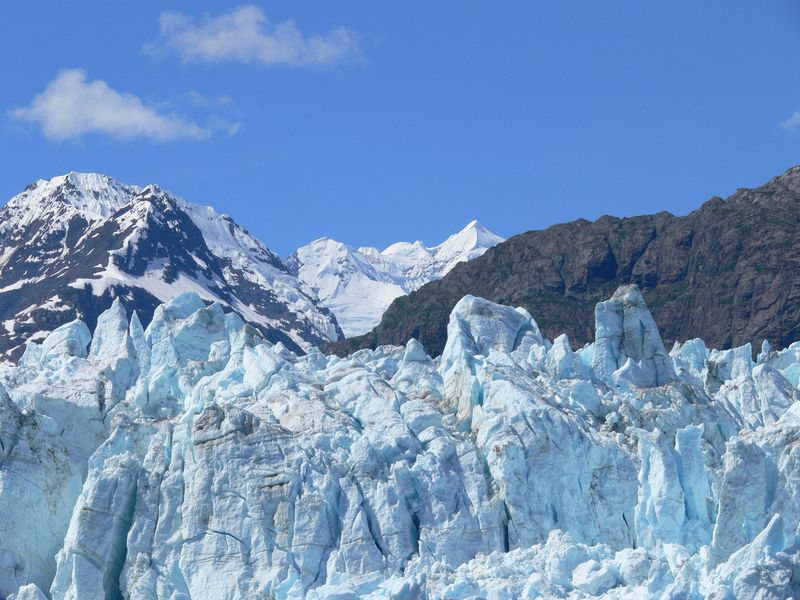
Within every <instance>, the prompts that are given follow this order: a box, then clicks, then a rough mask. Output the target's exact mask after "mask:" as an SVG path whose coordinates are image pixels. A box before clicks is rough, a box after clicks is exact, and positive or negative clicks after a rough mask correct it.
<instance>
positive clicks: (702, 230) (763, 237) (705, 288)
mask: <svg viewBox="0 0 800 600" xmlns="http://www.w3.org/2000/svg"><path fill="white" fill-rule="evenodd" d="M798 223H800V167H794V168H792V169H790V170H789V171H787V172H786V173H785V174H783V175H781V176H779V177H776V178H774V179H772V180H771V181H770V182H769V183H767V184H766V185H763V186H761V187H759V188H755V189H740V190H738V191H737V192H736V193H735V194H733V195H732V196H731V197H729V198H728V199H727V200H723V199H721V198H712V199H711V200H709V201H707V202H706V203H705V204H703V205H702V206H701V207H700V208H699V209H698V210H695V211H694V212H692V213H690V214H688V215H686V216H684V217H676V216H674V215H672V214H670V213H667V212H662V213H658V214H654V215H647V216H641V217H632V218H617V217H610V216H604V217H601V218H600V219H598V220H597V221H594V222H589V221H586V220H582V219H581V220H577V221H573V222H571V223H565V224H561V225H555V226H553V227H550V228H548V229H545V230H542V231H529V232H527V233H523V234H520V235H517V236H515V237H512V238H511V239H509V240H508V241H506V242H504V243H502V244H499V245H498V246H495V247H494V248H492V249H490V250H489V251H487V252H486V254H484V255H483V256H482V257H480V258H477V259H475V260H473V261H471V262H469V263H464V264H461V265H459V266H457V267H456V268H455V269H453V270H452V271H451V272H450V273H449V274H448V275H447V276H445V277H444V278H443V279H441V280H439V281H435V282H432V283H429V284H427V285H425V286H423V287H422V288H420V289H419V290H418V291H416V292H414V293H412V294H410V295H409V296H405V297H402V298H398V299H397V300H395V301H394V302H393V303H392V304H391V306H390V307H389V308H388V310H387V311H386V313H385V314H384V316H383V319H382V320H381V323H380V325H379V326H378V327H376V328H375V329H374V330H373V331H371V332H370V333H368V334H366V335H363V336H360V337H357V338H351V339H348V340H343V341H340V342H335V343H330V344H328V345H326V346H325V347H324V349H325V350H326V351H327V352H334V353H336V354H340V355H341V354H347V353H349V352H352V351H354V350H357V349H359V348H366V347H370V348H374V347H375V346H378V345H381V344H404V343H405V342H406V341H407V340H408V339H409V338H412V337H413V338H417V339H418V340H419V341H420V342H422V344H423V345H424V346H425V348H426V350H427V351H428V352H429V353H432V354H433V355H438V354H440V353H441V351H442V348H443V347H444V342H445V339H446V335H445V334H446V328H447V320H448V315H449V313H450V310H451V309H452V307H453V306H454V305H455V304H456V302H457V301H458V300H459V299H460V298H461V297H463V296H464V295H465V294H473V295H476V296H482V297H485V298H488V299H490V300H493V301H495V302H500V303H502V304H509V305H513V306H523V307H525V308H526V309H527V310H528V311H530V313H531V314H532V315H533V316H534V318H535V319H536V321H537V323H538V324H539V326H540V327H541V329H542V331H543V333H545V335H547V336H548V337H550V338H553V337H555V336H556V335H559V334H561V333H567V334H568V335H569V337H570V340H571V342H572V345H573V346H581V345H583V344H584V343H586V342H590V341H592V340H593V337H594V332H593V322H594V305H595V303H597V302H598V301H600V300H603V299H605V298H607V297H610V295H611V294H612V293H613V291H614V290H615V289H616V288H617V287H618V286H619V285H621V284H625V283H636V284H638V285H639V287H640V288H641V290H642V292H643V294H644V297H645V299H646V301H647V304H648V306H649V307H650V309H651V310H652V313H653V316H654V317H655V319H656V322H657V323H658V326H659V328H660V331H661V335H662V337H663V338H664V341H665V342H666V343H668V344H671V343H672V342H673V341H676V340H685V339H690V338H695V337H702V338H703V339H704V340H705V341H706V343H707V344H708V345H709V346H711V347H716V348H728V347H731V346H736V345H740V344H744V343H746V342H760V341H761V340H762V339H767V340H769V341H770V343H772V344H773V345H774V346H780V347H784V346H787V345H788V344H790V343H792V342H794V341H797V340H799V339H800V227H798Z"/></svg>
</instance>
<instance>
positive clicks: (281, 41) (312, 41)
mask: <svg viewBox="0 0 800 600" xmlns="http://www.w3.org/2000/svg"><path fill="white" fill-rule="evenodd" d="M145 49H146V50H148V51H150V52H154V53H156V54H161V53H164V52H168V51H173V52H175V53H177V54H178V56H179V57H180V58H181V60H183V61H184V62H205V63H220V62H229V61H239V62H260V63H262V64H265V65H289V66H317V65H334V64H337V63H340V62H344V61H348V60H358V59H359V58H360V57H361V54H360V52H359V49H358V44H357V41H356V35H355V34H354V33H353V31H351V30H350V29H349V28H347V27H336V28H334V29H332V30H331V31H329V32H328V33H327V34H325V35H308V36H306V35H304V34H303V33H302V32H301V31H300V30H299V29H298V28H297V26H296V25H295V24H294V22H292V21H284V22H282V23H272V22H270V21H269V19H268V18H267V16H266V15H265V14H264V11H262V10H261V9H260V8H258V7H257V6H241V7H239V8H236V9H234V10H233V11H232V12H229V13H225V14H222V15H220V16H218V17H212V16H209V15H206V16H205V17H204V18H203V19H202V21H200V22H195V20H194V19H193V18H191V17H187V16H185V15H183V14H181V13H173V12H170V13H162V14H161V17H160V18H159V41H158V42H157V43H154V44H148V45H147V46H145Z"/></svg>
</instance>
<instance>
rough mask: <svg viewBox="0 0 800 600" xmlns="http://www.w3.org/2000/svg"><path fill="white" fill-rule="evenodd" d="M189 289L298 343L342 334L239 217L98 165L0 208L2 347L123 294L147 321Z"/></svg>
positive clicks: (9, 351) (40, 185) (270, 334)
mask: <svg viewBox="0 0 800 600" xmlns="http://www.w3.org/2000/svg"><path fill="white" fill-rule="evenodd" d="M185 291H193V292H195V293H197V294H198V295H199V296H200V297H202V298H203V299H204V300H206V301H208V302H220V303H221V304H222V305H224V306H226V307H227V308H228V309H229V310H234V311H236V312H237V313H239V314H240V315H241V316H242V318H244V319H245V321H247V322H248V323H249V324H251V325H253V326H254V327H256V328H257V329H259V330H260V331H261V332H262V333H263V334H264V335H265V336H266V337H267V338H268V339H271V340H272V341H282V342H283V343H284V344H286V345H287V346H289V347H291V348H292V349H294V350H298V351H299V350H304V349H308V348H309V347H311V346H312V345H314V344H319V343H321V342H324V341H329V340H335V339H337V338H339V337H340V336H341V333H340V330H339V329H338V327H337V325H336V321H335V318H333V316H332V315H331V314H330V312H329V311H328V310H327V309H325V308H324V307H322V306H320V305H319V303H318V301H317V300H316V299H315V298H314V297H313V296H312V295H311V294H309V293H308V292H307V290H306V289H305V288H304V286H303V285H301V284H300V283H299V282H298V281H297V279H296V278H295V277H294V276H293V275H291V274H290V273H289V272H288V270H287V268H286V265H285V264H284V263H283V261H282V260H281V259H280V257H278V256H277V255H276V254H275V253H273V252H272V251H271V250H270V249H269V248H267V247H266V246H265V245H264V244H263V243H262V242H260V241H259V240H257V239H256V238H254V237H253V236H252V235H250V233H249V232H248V231H247V230H246V229H244V228H243V227H241V226H240V225H238V224H237V223H236V222H235V221H234V220H233V219H232V218H231V217H229V216H227V215H223V214H220V213H218V212H217V211H215V210H214V209H213V208H211V207H208V206H198V205H195V204H191V203H189V202H186V201H184V200H182V199H180V198H177V197H176V196H174V195H172V194H170V193H168V192H166V191H164V190H162V189H161V188H159V187H158V186H155V185H150V186H146V187H138V186H133V185H127V184H124V183H120V182H118V181H115V180H114V179H112V178H110V177H108V176H105V175H99V174H96V173H69V174H67V175H63V176H60V177H55V178H53V179H50V180H40V181H37V182H36V183H34V184H32V185H30V186H28V188H27V189H26V190H25V191H24V192H22V193H21V194H19V195H18V196H16V197H14V198H12V199H11V200H10V201H9V202H8V204H6V206H4V207H3V208H2V209H0V312H2V314H3V315H4V320H3V326H4V327H3V328H2V330H0V354H4V355H5V356H6V357H15V356H19V354H20V353H21V351H22V349H23V345H24V343H25V342H26V341H28V340H30V339H33V340H41V339H43V338H44V337H45V336H46V335H47V334H48V333H49V332H50V331H52V330H53V329H55V328H56V327H58V326H59V325H61V324H62V323H65V322H67V321H70V320H72V319H74V318H75V317H79V318H81V319H83V320H85V321H86V322H87V323H88V324H89V325H90V326H94V323H95V322H96V319H97V316H98V315H99V314H100V313H101V312H102V311H103V310H105V309H106V308H108V307H110V306H111V303H112V301H113V300H114V298H117V297H119V298H122V299H124V300H125V302H126V303H127V304H129V305H130V306H132V307H135V308H136V310H137V312H138V314H139V316H140V317H141V318H142V320H143V322H144V324H145V325H146V324H147V323H148V322H149V320H150V317H151V316H152V314H153V310H154V309H155V307H156V306H157V305H158V304H160V303H161V302H165V301H167V300H169V299H171V298H174V297H175V296H177V295H179V294H180V293H182V292H185Z"/></svg>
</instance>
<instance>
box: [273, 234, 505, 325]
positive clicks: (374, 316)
mask: <svg viewBox="0 0 800 600" xmlns="http://www.w3.org/2000/svg"><path fill="white" fill-rule="evenodd" d="M502 241H504V240H503V238H501V237H500V236H498V235H495V234H494V233H492V232H491V231H489V230H488V229H486V228H485V227H483V226H482V225H480V224H479V223H478V222H477V221H471V222H470V223H468V224H467V226H466V227H464V229H462V230H461V231H459V232H458V233H455V234H453V235H451V236H450V237H449V238H447V239H446V240H445V241H444V242H442V243H441V244H439V245H438V246H432V247H427V246H425V245H423V243H422V242H414V243H413V244H411V243H408V242H397V243H395V244H392V245H391V246H389V247H388V248H386V249H384V250H378V249H377V248H373V247H361V248H353V247H352V246H348V245H347V244H343V243H342V242H337V241H336V240H332V239H330V238H321V239H318V240H315V241H313V242H311V243H310V244H307V245H305V246H303V247H302V248H298V249H297V250H296V251H295V252H294V253H293V254H292V255H291V256H290V257H289V258H288V259H287V260H286V264H287V266H288V267H289V270H290V271H291V272H292V273H293V274H295V275H296V276H297V278H298V279H299V280H300V281H301V282H302V283H303V284H304V285H305V286H306V287H307V288H308V289H311V290H313V291H314V293H315V295H316V297H317V298H319V300H320V303H321V304H322V305H323V306H325V307H326V308H328V309H329V310H330V311H331V312H332V313H333V314H334V315H335V316H336V321H337V322H338V324H339V326H340V327H341V328H342V331H343V332H344V335H345V337H353V336H357V335H361V334H364V333H367V332H369V331H371V330H372V329H373V328H374V327H375V326H377V325H378V323H380V322H381V317H382V316H383V313H384V312H386V309H387V308H389V305H390V304H391V303H392V301H393V300H394V299H395V298H399V297H400V296H405V295H406V294H409V293H411V292H413V291H414V290H418V289H419V288H421V287H422V286H423V285H425V284H426V283H428V282H430V281H434V280H436V279H441V278H442V277H444V276H445V275H446V274H447V273H449V272H450V271H451V270H452V269H453V267H455V266H456V265H457V264H458V263H461V262H466V261H469V260H472V259H474V258H478V257H479V256H481V255H482V254H483V253H484V252H486V251H487V250H488V249H489V248H491V247H492V246H495V245H497V244H499V243H500V242H502Z"/></svg>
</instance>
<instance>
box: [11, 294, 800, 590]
mask: <svg viewBox="0 0 800 600" xmlns="http://www.w3.org/2000/svg"><path fill="white" fill-rule="evenodd" d="M596 319H597V327H596V339H595V342H594V343H593V344H592V345H589V346H587V347H585V348H583V349H581V350H579V351H577V352H573V350H572V349H571V348H570V344H569V341H568V340H567V339H566V338H565V337H564V336H561V337H559V338H556V339H555V340H554V341H552V342H551V341H549V340H546V339H544V338H543V337H542V335H541V334H540V332H539V329H538V327H537V325H536V322H535V320H534V319H533V318H532V317H531V316H530V315H529V314H528V313H527V312H526V311H524V310H522V309H514V308H510V307H506V306H500V305H497V304H493V303H490V302H488V301H486V300H482V299H480V298H475V297H471V296H467V297H465V298H464V299H463V300H461V302H459V303H458V305H457V306H456V307H455V309H454V310H453V312H452V315H451V318H450V324H449V327H448V341H447V346H446V348H445V350H444V353H443V354H442V356H441V357H439V358H437V359H431V358H430V357H428V356H426V355H425V353H424V351H423V349H422V347H421V346H420V345H419V344H418V343H416V342H415V341H413V340H412V341H409V343H408V344H407V345H406V346H405V347H386V346H385V347H381V348H378V349H377V350H374V351H366V350H365V351H359V352H357V353H355V354H354V355H352V356H350V357H348V358H346V359H340V358H337V357H333V356H330V357H328V356H324V355H322V354H321V353H320V352H318V351H316V350H313V349H312V350H311V351H310V352H309V353H308V354H307V355H305V356H297V355H295V354H293V353H292V352H289V351H288V350H287V349H286V348H285V347H284V346H283V345H282V344H281V343H278V344H274V345H273V344H270V343H267V342H265V341H264V339H263V338H262V337H261V336H260V335H259V334H258V333H257V332H256V331H255V330H254V329H253V328H252V327H251V326H249V325H246V324H244V322H243V321H242V320H241V318H240V317H238V316H236V315H235V314H231V313H228V314H226V313H225V312H224V311H223V309H222V307H221V306H220V305H219V304H212V305H210V306H206V305H205V304H204V302H203V301H202V300H201V298H200V297H199V296H197V295H196V294H193V293H187V294H183V295H180V296H178V297H177V298H175V299H173V300H171V301H170V302H168V303H166V304H163V305H162V306H160V307H159V308H157V309H156V312H155V315H154V317H153V320H152V321H151V323H150V324H149V326H148V327H147V328H146V329H143V328H142V326H141V324H140V322H139V320H138V318H137V317H136V315H135V314H134V315H132V316H130V318H129V317H128V315H127V314H126V310H125V308H124V306H123V305H122V304H121V303H120V302H119V301H116V302H115V303H114V305H113V306H112V307H111V309H109V310H108V311H106V312H105V313H103V314H102V316H101V317H100V318H99V320H98V324H97V328H96V330H95V332H94V335H93V336H92V335H91V334H90V332H89V330H88V328H87V327H86V325H84V324H83V323H82V322H80V321H74V322H72V323H68V324H66V325H63V326H61V327H59V328H58V329H57V330H55V331H53V332H52V333H50V334H49V335H48V336H47V338H46V339H44V340H43V341H42V343H41V344H36V343H29V344H28V347H27V349H26V351H25V354H24V356H23V357H22V359H21V360H20V361H19V363H18V364H16V365H10V366H0V383H1V384H2V390H0V597H9V598H14V599H16V600H23V599H24V600H33V599H41V598H45V597H46V595H49V596H51V597H52V598H56V599H67V598H69V599H81V600H83V599H93V598H103V599H104V598H114V597H120V596H121V597H125V598H132V599H144V598H148V599H151V598H164V599H172V600H178V599H182V600H186V599H190V598H191V599H200V598H215V599H218V598H229V599H234V598H311V599H322V598H328V599H334V598H335V599H337V600H346V599H350V598H372V599H378V598H381V599H389V598H391V599H395V600H400V599H408V600H411V599H415V598H432V599H447V598H486V599H491V600H501V599H503V600H505V599H509V600H510V599H516V598H593V597H601V598H608V599H611V598H613V599H621V598H630V599H634V598H636V599H638V598H675V599H678V598H681V599H682V598H714V599H718V600H719V599H728V598H737V599H756V598H758V599H761V600H767V599H775V600H778V599H780V600H784V599H786V598H797V597H800V551H799V549H798V534H800V529H799V527H798V522H800V403H798V387H797V386H798V383H800V345H795V346H791V347H789V348H788V349H786V350H783V351H773V350H772V349H771V348H769V346H768V345H767V344H765V345H764V346H763V347H762V349H761V352H760V353H759V355H758V358H757V360H755V361H754V360H753V359H752V352H751V348H750V347H749V346H745V347H742V348H735V349H732V350H726V351H715V350H709V349H707V348H706V347H705V345H704V344H703V342H702V341H701V340H691V341H688V342H686V343H684V344H683V345H676V346H675V348H673V349H672V351H671V352H669V353H668V352H667V351H666V350H665V348H664V347H663V345H662V343H661V338H660V336H659V334H658V331H657V329H656V326H655V323H654V321H653V319H652V317H651V316H650V313H649V311H648V310H647V307H646V306H645V303H644V300H643V299H642V296H641V294H640V293H639V291H638V289H637V288H635V286H627V287H623V288H620V289H619V290H618V291H617V292H616V293H615V294H614V296H613V297H612V298H611V299H610V300H608V301H605V302H601V303H600V304H598V306H597V309H596Z"/></svg>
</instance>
